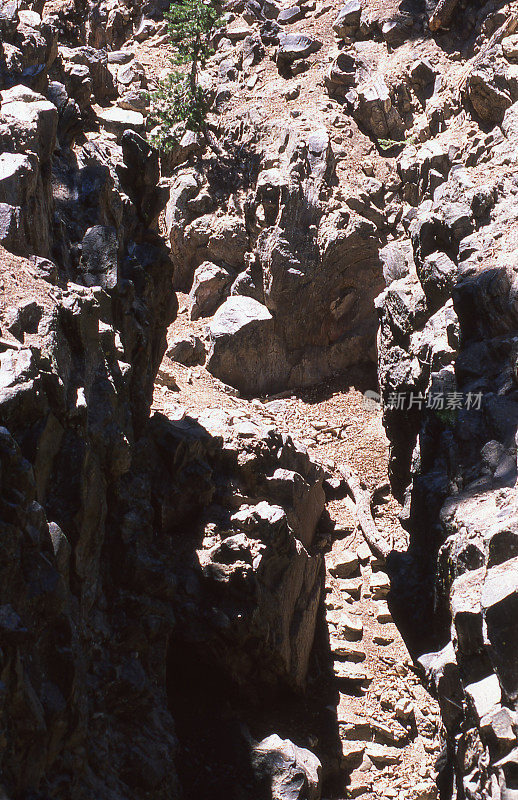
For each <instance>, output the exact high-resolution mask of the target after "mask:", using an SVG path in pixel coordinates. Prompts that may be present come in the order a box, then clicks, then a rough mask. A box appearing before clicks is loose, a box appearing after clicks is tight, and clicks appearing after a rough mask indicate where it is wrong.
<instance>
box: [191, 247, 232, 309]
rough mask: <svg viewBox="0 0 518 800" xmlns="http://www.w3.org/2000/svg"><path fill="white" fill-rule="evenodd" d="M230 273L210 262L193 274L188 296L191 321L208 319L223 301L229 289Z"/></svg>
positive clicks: (202, 265) (206, 262)
mask: <svg viewBox="0 0 518 800" xmlns="http://www.w3.org/2000/svg"><path fill="white" fill-rule="evenodd" d="M231 280H232V275H231V273H229V272H228V270H226V269H223V267H218V266H217V265H216V264H212V263H211V262H210V261H205V262H204V263H203V264H201V265H200V266H199V267H198V269H197V270H196V272H195V273H194V280H193V284H192V289H191V292H190V295H189V302H190V306H191V319H199V317H210V316H211V315H212V314H213V313H214V312H215V311H216V309H217V308H218V306H219V305H221V303H222V302H223V301H224V299H225V295H226V294H227V293H228V291H229V289H230V283H231Z"/></svg>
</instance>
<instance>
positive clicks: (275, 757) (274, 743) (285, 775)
mask: <svg viewBox="0 0 518 800" xmlns="http://www.w3.org/2000/svg"><path fill="white" fill-rule="evenodd" d="M252 764H253V768H254V772H255V773H256V775H257V776H258V778H259V780H260V782H264V780H267V781H268V782H269V785H270V787H271V796H272V800H320V773H321V764H320V762H319V760H318V758H317V757H316V756H314V755H313V753H311V752H310V751H309V750H305V749H304V748H302V747H297V746H296V745H294V744H293V742H290V740H289V739H281V738H280V737H279V736H277V734H273V735H272V736H269V737H268V738H267V739H263V740H262V742H259V743H258V744H257V745H255V747H254V748H253V751H252Z"/></svg>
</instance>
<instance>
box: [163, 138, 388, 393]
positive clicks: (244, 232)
mask: <svg viewBox="0 0 518 800" xmlns="http://www.w3.org/2000/svg"><path fill="white" fill-rule="evenodd" d="M277 135H278V134H277V132H275V131H274V132H273V136H274V138H275V137H276V136H277ZM245 141H246V138H245ZM241 146H242V147H244V146H245V144H244V143H242V145H241ZM250 146H251V147H252V144H251V145H250ZM271 159H272V155H270V163H276V164H278V166H270V167H269V168H267V169H264V168H261V167H262V166H263V165H264V161H265V158H264V156H263V157H262V158H261V157H260V156H259V155H258V156H257V157H255V159H253V161H254V162H255V171H254V174H253V175H251V176H249V180H250V181H251V185H245V186H244V187H241V189H240V190H237V191H236V192H235V193H234V194H232V195H231V196H230V197H229V196H228V194H227V195H226V196H225V194H223V192H222V194H223V196H222V199H221V202H220V207H219V208H216V209H214V208H213V207H214V204H215V203H214V200H215V198H214V187H212V189H211V185H210V180H211V175H210V171H211V169H212V168H213V167H212V165H211V163H210V161H209V163H208V164H203V163H201V165H200V167H195V168H178V169H177V171H176V173H175V176H174V178H173V182H172V187H171V196H170V200H169V203H168V206H167V211H166V219H167V224H168V235H169V238H170V242H171V252H172V258H173V264H174V267H175V278H174V280H175V283H176V285H177V286H178V288H182V289H184V290H189V289H191V291H192V296H193V305H192V311H191V316H192V318H196V317H197V316H198V315H199V311H198V308H199V301H198V299H197V296H198V295H200V293H201V291H202V289H201V286H202V285H204V286H206V291H207V293H208V296H209V297H210V301H209V302H208V304H206V305H205V314H206V315H210V314H211V313H213V312H214V311H216V309H217V312H216V314H215V316H214V321H213V323H212V324H211V335H212V346H211V350H210V352H209V355H208V362H207V367H208V369H209V370H210V371H211V372H212V373H213V374H214V375H216V376H217V377H218V378H220V379H222V380H223V381H225V382H226V383H229V384H231V385H232V386H235V387H237V388H238V389H240V390H241V391H242V392H243V393H245V394H247V395H253V394H261V393H262V394H264V393H266V392H275V391H278V390H280V389H285V388H286V387H289V386H304V385H308V384H314V383H316V382H318V381H319V380H321V379H322V378H324V377H326V376H328V375H330V374H334V373H336V372H337V371H339V370H341V369H344V368H346V367H347V366H350V365H352V364H356V363H358V362H362V361H363V362H369V361H372V360H373V358H374V357H375V356H374V343H375V323H374V315H373V300H374V297H375V295H376V294H377V293H378V291H379V290H380V288H381V266H380V261H379V258H378V249H379V239H378V234H377V231H376V227H375V226H374V224H373V223H372V222H370V221H369V220H366V219H362V218H361V217H359V215H357V214H356V213H355V212H354V211H352V210H351V209H343V210H341V211H338V212H335V213H326V212H325V206H324V204H323V202H322V199H319V198H320V197H322V198H323V197H324V196H325V195H326V193H328V192H329V186H330V185H331V184H332V181H333V153H332V148H331V143H330V140H329V136H328V134H327V132H326V131H325V130H317V131H314V132H313V133H312V134H310V135H309V136H308V137H307V140H306V141H302V140H300V138H299V137H296V136H286V138H285V141H284V143H283V144H282V146H281V147H280V148H279V153H278V155H276V156H275V159H274V161H273V162H272V161H271ZM229 168H230V167H229ZM207 173H208V174H207ZM221 188H223V187H221ZM216 198H217V194H216ZM229 206H232V207H233V208H237V209H241V211H240V212H239V213H236V212H234V213H231V212H230V211H229ZM222 212H223V213H224V216H223V215H222ZM207 258H208V260H209V261H210V262H212V266H211V267H210V270H211V272H210V275H214V277H213V278H211V277H209V273H208V270H209V268H208V266H207V265H206V264H204V263H203V262H204V261H206V260H207ZM215 270H219V271H217V272H216V271H215ZM205 276H207V277H205ZM216 276H217V277H216ZM193 280H194V284H193ZM202 280H203V281H204V283H203V284H202V283H201V281H202ZM191 287H192V288H191ZM216 287H218V288H216ZM227 295H230V297H228V299H226V300H225V297H226V296H227ZM194 298H196V299H194ZM218 306H219V308H218ZM308 309H312V313H311V315H308Z"/></svg>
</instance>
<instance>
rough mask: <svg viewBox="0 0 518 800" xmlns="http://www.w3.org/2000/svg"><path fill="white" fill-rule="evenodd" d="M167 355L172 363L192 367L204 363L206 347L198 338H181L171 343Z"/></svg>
mask: <svg viewBox="0 0 518 800" xmlns="http://www.w3.org/2000/svg"><path fill="white" fill-rule="evenodd" d="M166 355H167V356H168V358H170V359H171V361H176V362H178V364H184V365H185V366H192V365H193V364H199V363H201V362H203V360H204V358H205V346H204V344H203V342H202V341H201V339H199V338H198V337H197V336H193V335H191V336H188V337H186V338H184V337H180V338H178V339H174V340H173V341H172V342H171V344H170V345H169V347H168V348H167V351H166Z"/></svg>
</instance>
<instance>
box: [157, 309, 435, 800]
mask: <svg viewBox="0 0 518 800" xmlns="http://www.w3.org/2000/svg"><path fill="white" fill-rule="evenodd" d="M179 303H180V313H179V316H178V318H177V320H176V321H175V322H174V323H173V325H172V326H171V328H170V331H169V339H170V340H173V339H175V338H176V337H178V336H185V335H188V334H191V333H192V334H196V335H198V336H200V335H202V336H203V335H204V331H205V327H206V324H207V320H199V321H197V322H194V323H193V322H191V321H190V320H189V319H188V314H187V312H186V306H185V296H183V295H180V296H179ZM161 375H162V379H161V381H160V382H159V383H157V385H156V389H155V396H154V404H153V408H154V410H157V411H161V412H163V413H165V414H166V415H167V416H170V417H171V418H174V419H179V418H181V417H182V416H183V415H189V416H194V417H196V416H198V415H199V414H200V413H201V412H202V411H203V410H204V409H207V408H225V409H226V410H228V411H230V412H231V413H232V414H234V415H235V416H237V417H240V418H245V419H246V418H250V419H253V420H256V421H258V422H262V423H263V424H265V423H266V424H268V425H272V426H274V427H276V428H278V429H279V430H281V431H283V432H286V433H289V434H290V435H291V436H292V437H293V438H296V439H298V440H299V441H301V442H302V443H303V444H304V445H305V446H306V447H307V449H308V452H309V453H310V455H311V457H312V458H313V459H314V460H315V461H317V462H318V463H320V464H321V465H322V466H323V467H324V468H325V470H326V472H327V476H328V481H329V480H331V483H330V484H329V486H328V492H329V493H330V494H331V493H332V491H333V487H334V488H335V492H336V497H335V499H330V500H329V502H328V506H327V507H328V511H329V513H330V516H331V519H332V521H333V522H334V525H335V530H334V533H333V536H332V543H330V549H329V552H328V553H327V554H326V617H327V626H328V630H329V639H330V648H331V656H332V658H333V660H334V676H333V677H332V678H331V682H330V683H331V685H330V686H329V685H328V686H327V690H330V692H331V693H330V695H329V696H330V697H331V698H332V706H331V707H330V710H332V711H333V713H334V714H336V720H337V723H338V728H339V732H340V739H341V746H342V757H343V762H342V763H343V764H344V765H345V766H346V767H347V769H348V771H349V772H350V773H351V775H350V784H349V787H348V789H347V790H346V788H345V786H344V785H342V787H340V786H338V787H337V788H336V793H335V794H334V796H335V797H337V798H338V797H339V798H345V797H363V798H365V799H366V800H369V799H370V798H382V797H388V798H390V797H394V798H400V800H403V799H404V800H410V799H411V798H421V800H427V799H428V798H434V797H436V793H435V792H436V790H435V785H434V781H433V778H434V763H435V760H436V758H437V756H438V754H439V751H440V743H439V713H438V708H437V706H436V704H435V703H434V701H433V700H432V699H431V698H430V697H429V696H428V695H427V693H426V691H425V690H424V689H423V687H422V686H421V685H420V683H419V680H418V678H417V677H416V675H415V674H414V672H413V670H412V667H411V660H410V658H409V656H408V652H407V650H406V647H405V645H404V643H403V640H402V639H401V636H400V634H399V632H398V630H397V628H396V627H395V625H394V624H393V623H392V620H391V617H390V613H389V611H388V608H387V605H386V601H385V597H386V594H387V591H388V578H387V576H386V575H385V573H384V572H383V570H382V565H381V564H380V563H379V562H378V561H377V560H376V559H375V558H374V557H373V556H372V555H371V554H370V551H369V548H368V547H366V545H365V542H364V541H363V537H362V535H361V533H360V532H359V531H358V530H357V529H356V527H355V521H354V505H353V503H352V501H351V500H350V499H349V497H348V496H347V495H345V496H344V491H343V490H342V491H341V490H340V489H341V487H339V486H338V485H336V486H335V484H338V478H339V475H338V473H337V472H336V470H335V466H336V464H338V463H340V462H343V461H344V460H345V461H348V462H349V464H350V465H351V466H352V467H353V469H354V470H356V471H357V473H358V474H359V475H360V477H361V479H362V481H363V483H364V485H365V487H366V488H368V489H369V490H370V491H374V490H377V492H376V494H375V498H376V501H375V505H374V515H375V519H376V523H377V526H378V528H379V530H380V532H381V533H382V534H383V536H384V538H385V539H386V540H387V541H388V542H389V543H391V544H392V543H393V544H394V546H395V547H396V549H405V547H406V534H405V532H404V531H403V529H402V528H401V526H400V524H399V522H398V519H397V513H398V510H399V506H398V504H397V502H396V501H395V499H394V498H393V497H392V496H391V495H390V493H389V489H388V482H387V463H388V442H387V439H386V437H385V433H384V430H383V426H382V422H381V414H380V412H379V411H372V410H369V409H367V408H366V407H365V403H364V397H363V393H362V391H361V390H360V389H362V390H365V389H366V388H367V387H368V385H369V383H370V385H371V387H372V382H373V378H370V379H369V377H367V379H366V378H365V376H364V375H363V376H362V375H361V373H359V374H356V375H355V374H351V375H350V376H349V383H355V384H356V385H357V386H358V387H360V388H353V386H347V381H344V380H343V379H342V380H341V381H335V382H334V383H333V382H327V383H326V384H324V385H321V386H318V387H315V388H313V389H311V390H304V391H302V392H300V393H296V394H292V395H290V396H283V397H277V398H274V399H268V398H263V399H255V400H252V401H247V400H244V399H242V398H240V397H237V396H234V395H233V394H231V393H229V391H228V388H226V387H224V386H223V384H221V383H220V382H219V381H218V380H217V379H215V378H213V377H212V376H211V375H210V374H209V373H208V372H207V371H206V370H205V369H204V368H203V367H201V366H197V367H185V366H182V365H180V364H176V363H173V362H172V361H170V359H169V358H167V357H165V358H164V362H163V364H162V369H161ZM164 381H166V382H167V383H169V384H170V385H174V383H176V384H177V386H178V389H177V390H171V389H169V388H167V386H165V385H164ZM333 479H334V480H333ZM328 708H329V707H328ZM303 724H304V725H306V724H308V723H307V722H304V723H303ZM319 725H320V721H319V720H317V719H315V720H314V727H313V729H312V730H311V731H309V730H307V731H304V733H305V734H306V735H307V741H308V744H311V743H315V742H318V738H319V736H318V735H316V736H315V735H314V734H315V731H317V734H318V731H319ZM317 749H318V748H317Z"/></svg>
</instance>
